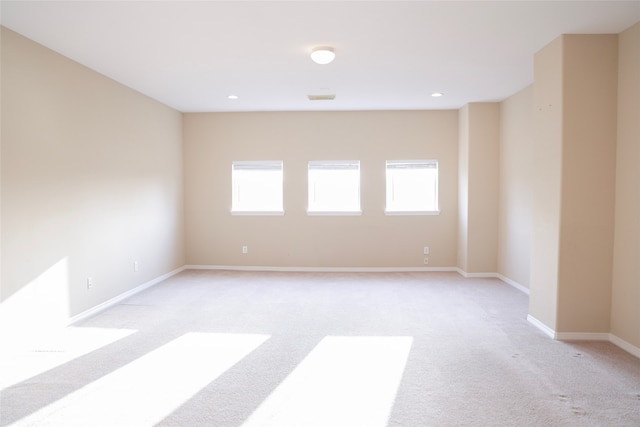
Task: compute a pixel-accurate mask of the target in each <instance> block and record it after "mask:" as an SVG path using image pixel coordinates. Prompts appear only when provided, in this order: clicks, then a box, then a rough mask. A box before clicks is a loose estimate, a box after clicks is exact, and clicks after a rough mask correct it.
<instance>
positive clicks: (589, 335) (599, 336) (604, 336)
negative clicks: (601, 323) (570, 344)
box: [556, 332, 609, 341]
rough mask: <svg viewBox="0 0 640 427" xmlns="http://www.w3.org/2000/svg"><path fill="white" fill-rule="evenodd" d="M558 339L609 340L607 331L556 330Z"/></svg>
mask: <svg viewBox="0 0 640 427" xmlns="http://www.w3.org/2000/svg"><path fill="white" fill-rule="evenodd" d="M556 339H557V340H558V341H609V333H608V332H556Z"/></svg>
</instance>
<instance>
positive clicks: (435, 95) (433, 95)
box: [431, 92, 444, 98]
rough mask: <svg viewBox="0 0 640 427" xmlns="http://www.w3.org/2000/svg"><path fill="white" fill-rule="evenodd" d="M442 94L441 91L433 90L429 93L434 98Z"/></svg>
mask: <svg viewBox="0 0 640 427" xmlns="http://www.w3.org/2000/svg"><path fill="white" fill-rule="evenodd" d="M442 95H444V94H443V93H442V92H433V93H432V94H431V96H432V97H434V98H440V97H441V96H442Z"/></svg>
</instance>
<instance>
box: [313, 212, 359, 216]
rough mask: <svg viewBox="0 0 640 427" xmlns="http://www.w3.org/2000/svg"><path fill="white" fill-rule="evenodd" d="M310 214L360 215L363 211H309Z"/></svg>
mask: <svg viewBox="0 0 640 427" xmlns="http://www.w3.org/2000/svg"><path fill="white" fill-rule="evenodd" d="M307 215H309V216H359V215H362V211H307Z"/></svg>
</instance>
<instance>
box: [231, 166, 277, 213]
mask: <svg viewBox="0 0 640 427" xmlns="http://www.w3.org/2000/svg"><path fill="white" fill-rule="evenodd" d="M231 169H232V171H231V187H232V201H231V213H233V214H258V215H261V214H262V215H278V214H280V215H281V214H284V208H283V201H282V200H283V197H282V181H283V174H282V161H246V162H233V163H232V165H231Z"/></svg>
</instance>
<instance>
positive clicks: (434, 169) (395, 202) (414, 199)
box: [386, 160, 440, 215]
mask: <svg viewBox="0 0 640 427" xmlns="http://www.w3.org/2000/svg"><path fill="white" fill-rule="evenodd" d="M386 213H388V214H424V215H428V214H438V213H440V212H439V211H438V162H437V161H436V160H387V208H386Z"/></svg>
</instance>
